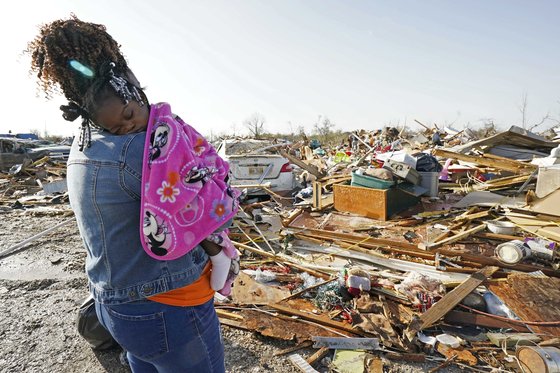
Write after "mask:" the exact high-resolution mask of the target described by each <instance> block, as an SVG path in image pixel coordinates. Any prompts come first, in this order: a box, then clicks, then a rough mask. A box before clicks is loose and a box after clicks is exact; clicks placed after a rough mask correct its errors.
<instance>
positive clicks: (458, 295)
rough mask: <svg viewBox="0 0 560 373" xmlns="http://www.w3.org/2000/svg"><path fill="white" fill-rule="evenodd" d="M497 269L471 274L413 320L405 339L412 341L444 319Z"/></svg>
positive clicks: (492, 268) (485, 269)
mask: <svg viewBox="0 0 560 373" xmlns="http://www.w3.org/2000/svg"><path fill="white" fill-rule="evenodd" d="M497 270H498V267H484V268H483V269H482V270H480V271H478V272H476V273H473V274H472V275H471V276H469V278H467V279H466V280H465V281H463V282H462V283H461V284H460V285H459V286H457V287H456V288H455V289H453V290H451V292H449V293H448V294H446V295H445V296H444V297H443V298H441V299H440V300H439V301H438V302H436V303H435V304H434V305H433V306H432V307H431V308H430V309H428V310H427V311H426V312H425V313H423V314H422V315H421V316H420V317H419V318H416V319H414V320H413V321H412V322H411V323H410V325H409V326H408V328H407V329H406V330H405V335H406V337H407V338H408V339H409V340H410V341H412V339H413V338H414V336H415V335H416V333H418V332H419V331H421V330H423V329H425V328H428V327H430V326H432V325H433V324H434V323H435V322H437V321H438V320H439V319H441V318H442V317H444V316H445V315H446V314H447V313H448V312H449V311H451V310H452V309H453V308H454V307H455V306H456V305H457V304H459V302H461V301H462V300H463V299H464V298H465V297H466V296H467V295H469V294H470V293H471V292H472V291H473V290H474V289H476V288H477V287H478V286H479V285H480V284H482V283H483V282H484V281H486V279H487V278H488V277H491V276H492V275H493V274H494V272H496V271H497Z"/></svg>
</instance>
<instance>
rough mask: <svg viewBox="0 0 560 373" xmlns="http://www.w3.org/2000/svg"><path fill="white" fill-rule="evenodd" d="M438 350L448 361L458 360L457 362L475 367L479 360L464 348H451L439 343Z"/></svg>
mask: <svg viewBox="0 0 560 373" xmlns="http://www.w3.org/2000/svg"><path fill="white" fill-rule="evenodd" d="M436 349H437V351H438V352H439V353H440V354H442V355H443V356H445V357H446V358H448V359H456V360H457V361H460V362H461V363H466V364H468V365H470V366H475V365H476V364H477V363H478V359H477V358H476V357H475V356H474V355H473V354H472V353H471V352H470V351H469V350H466V349H464V348H461V347H459V348H451V347H449V346H446V345H444V344H443V343H438V344H437V346H436ZM455 356H456V357H455Z"/></svg>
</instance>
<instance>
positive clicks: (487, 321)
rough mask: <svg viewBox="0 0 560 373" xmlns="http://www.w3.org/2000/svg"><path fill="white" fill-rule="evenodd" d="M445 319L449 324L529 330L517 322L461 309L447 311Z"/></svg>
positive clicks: (525, 331)
mask: <svg viewBox="0 0 560 373" xmlns="http://www.w3.org/2000/svg"><path fill="white" fill-rule="evenodd" d="M445 321H447V322H449V323H451V324H465V325H476V326H483V327H486V328H491V329H513V330H514V331H516V332H522V333H527V332H530V330H529V329H528V328H527V327H526V326H524V325H521V324H518V323H510V322H508V321H506V320H503V319H497V318H494V317H490V316H486V315H481V314H476V313H470V312H463V311H453V310H452V311H449V312H448V313H447V314H446V315H445Z"/></svg>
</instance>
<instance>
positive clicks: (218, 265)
mask: <svg viewBox="0 0 560 373" xmlns="http://www.w3.org/2000/svg"><path fill="white" fill-rule="evenodd" d="M228 171H229V167H228V164H227V162H225V161H224V160H222V159H221V158H220V157H219V156H218V154H217V153H216V151H215V150H214V148H213V147H212V146H211V145H210V144H208V142H207V141H206V140H205V139H204V138H203V137H202V136H201V135H200V134H199V133H198V132H196V131H195V130H194V129H193V128H192V127H190V126H189V125H188V124H186V123H185V122H184V121H183V120H182V119H181V118H179V117H178V116H176V115H174V114H173V113H172V112H171V107H170V106H169V105H168V104H166V103H160V104H156V105H152V106H151V107H150V118H149V121H148V126H147V136H146V146H145V151H144V163H143V168H142V184H143V185H144V190H143V191H142V207H141V214H142V215H141V216H142V218H143V222H144V224H143V227H142V234H143V236H144V240H143V243H144V249H145V250H146V252H147V253H148V254H149V255H150V256H151V257H153V258H155V259H159V260H171V259H175V258H177V257H179V256H182V255H185V254H186V253H188V252H189V251H190V250H192V249H193V248H194V247H195V246H196V245H198V244H201V245H202V247H203V248H204V249H205V250H206V252H207V253H208V255H209V256H210V260H211V261H212V276H211V286H212V288H213V289H214V290H220V293H221V294H223V295H229V292H230V286H231V281H232V280H233V279H232V278H231V276H230V278H229V281H228V283H227V284H226V285H225V287H224V283H225V281H226V277H227V276H228V271H229V270H230V263H231V261H232V259H233V260H235V259H237V257H238V255H237V251H236V249H235V247H234V246H233V245H232V243H231V241H230V240H229V238H228V236H227V230H226V229H227V227H228V226H229V225H230V223H231V219H232V218H233V216H234V215H235V214H236V213H237V210H238V205H237V197H238V193H237V191H235V190H234V189H232V188H230V187H229V185H228V184H227V178H228V177H227V175H228ZM235 264H236V263H235V262H234V265H235ZM235 272H236V269H234V273H235Z"/></svg>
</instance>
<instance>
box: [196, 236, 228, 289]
mask: <svg viewBox="0 0 560 373" xmlns="http://www.w3.org/2000/svg"><path fill="white" fill-rule="evenodd" d="M200 245H201V246H202V248H203V249H204V251H206V253H207V254H208V256H209V257H210V261H211V262H212V274H211V275H210V286H211V287H212V289H213V290H215V291H218V290H220V289H222V288H223V287H224V284H225V282H226V279H227V276H228V272H229V268H230V266H231V258H229V257H228V256H227V255H226V254H225V253H224V250H222V248H221V246H220V245H218V244H216V243H214V242H211V241H209V240H204V241H202V242H201V243H200Z"/></svg>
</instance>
